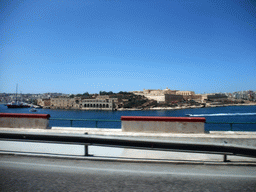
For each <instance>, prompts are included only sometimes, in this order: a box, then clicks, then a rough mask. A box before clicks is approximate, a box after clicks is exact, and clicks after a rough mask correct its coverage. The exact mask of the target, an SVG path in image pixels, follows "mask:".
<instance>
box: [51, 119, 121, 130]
mask: <svg viewBox="0 0 256 192" xmlns="http://www.w3.org/2000/svg"><path fill="white" fill-rule="evenodd" d="M49 120H54V121H70V127H73V121H95V127H96V128H98V122H121V120H109V119H63V118H50V119H49Z"/></svg>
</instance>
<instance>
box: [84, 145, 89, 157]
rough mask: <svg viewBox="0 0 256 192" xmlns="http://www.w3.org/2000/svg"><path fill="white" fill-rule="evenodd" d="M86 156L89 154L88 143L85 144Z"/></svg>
mask: <svg viewBox="0 0 256 192" xmlns="http://www.w3.org/2000/svg"><path fill="white" fill-rule="evenodd" d="M84 156H89V152H88V145H87V144H86V145H84Z"/></svg>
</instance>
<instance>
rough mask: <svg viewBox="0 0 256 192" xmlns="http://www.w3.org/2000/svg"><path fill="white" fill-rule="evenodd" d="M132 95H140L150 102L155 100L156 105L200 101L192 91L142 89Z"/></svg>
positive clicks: (199, 97) (198, 96)
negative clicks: (192, 100)
mask: <svg viewBox="0 0 256 192" xmlns="http://www.w3.org/2000/svg"><path fill="white" fill-rule="evenodd" d="M132 93H133V94H135V95H142V96H144V97H146V98H148V99H150V100H156V101H157V102H158V103H170V102H180V101H182V100H183V99H184V100H191V99H197V100H201V96H200V95H196V94H195V92H194V91H178V90H170V89H168V87H167V88H166V89H164V90H160V89H158V90H154V89H144V90H143V91H133V92H132Z"/></svg>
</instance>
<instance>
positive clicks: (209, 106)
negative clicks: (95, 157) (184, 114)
mask: <svg viewBox="0 0 256 192" xmlns="http://www.w3.org/2000/svg"><path fill="white" fill-rule="evenodd" d="M255 105H256V102H253V103H252V102H251V103H239V104H222V105H206V106H203V105H200V106H182V107H179V106H178V107H153V108H144V109H141V108H119V109H117V111H142V110H143V111H147V110H148V111H151V110H156V111H157V110H159V111H160V110H181V109H198V108H215V107H229V106H255Z"/></svg>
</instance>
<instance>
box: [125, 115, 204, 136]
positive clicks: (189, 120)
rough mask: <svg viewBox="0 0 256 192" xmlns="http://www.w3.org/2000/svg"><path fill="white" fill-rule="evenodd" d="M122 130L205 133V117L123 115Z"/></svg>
mask: <svg viewBox="0 0 256 192" xmlns="http://www.w3.org/2000/svg"><path fill="white" fill-rule="evenodd" d="M121 121H122V131H124V132H148V133H152V132H153V133H154V132H155V133H205V130H204V125H205V118H204V117H199V118H198V117H143V116H135V117H134V116H122V117H121Z"/></svg>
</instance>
